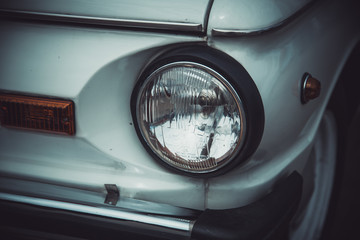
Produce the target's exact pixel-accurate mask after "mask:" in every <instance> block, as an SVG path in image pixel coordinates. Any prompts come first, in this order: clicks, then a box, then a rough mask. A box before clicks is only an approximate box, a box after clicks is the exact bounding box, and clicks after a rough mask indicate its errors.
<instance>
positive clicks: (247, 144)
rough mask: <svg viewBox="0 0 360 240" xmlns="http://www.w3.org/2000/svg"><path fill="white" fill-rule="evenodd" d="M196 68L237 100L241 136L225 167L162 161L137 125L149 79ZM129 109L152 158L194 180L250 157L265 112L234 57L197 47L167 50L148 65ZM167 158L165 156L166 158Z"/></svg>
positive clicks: (247, 75)
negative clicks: (171, 70) (170, 70)
mask: <svg viewBox="0 0 360 240" xmlns="http://www.w3.org/2000/svg"><path fill="white" fill-rule="evenodd" d="M180 65H185V66H190V67H194V68H199V69H201V70H202V71H204V72H207V73H209V74H211V75H212V76H214V77H215V78H216V79H217V80H218V81H220V82H221V84H222V85H223V86H224V87H225V88H226V89H227V91H229V92H230V93H231V94H232V95H233V96H234V98H235V99H236V104H237V106H238V109H239V110H240V112H241V114H240V115H241V133H240V135H239V136H238V139H239V142H238V144H237V145H236V148H235V149H234V150H233V151H232V152H231V154H230V155H229V156H227V159H226V161H224V162H223V163H224V164H219V165H218V166H216V167H213V168H211V169H206V170H197V169H186V168H182V167H179V166H177V165H176V164H171V163H169V162H167V161H166V159H165V160H164V155H163V154H161V153H160V152H159V151H157V150H156V147H155V148H154V146H153V145H154V144H153V143H152V142H151V140H150V137H149V135H148V134H147V131H146V129H144V126H142V124H139V121H141V119H140V115H141V114H140V113H139V108H138V107H139V104H140V103H139V101H140V98H141V95H142V93H143V91H144V89H145V88H146V86H147V84H148V83H149V81H150V80H149V79H152V77H153V76H154V74H157V73H159V72H161V71H163V70H164V69H167V68H171V67H174V66H180ZM131 109H132V115H133V121H134V126H135V129H136V131H137V134H138V136H139V139H140V141H141V142H142V144H143V145H144V147H145V148H146V150H147V151H148V152H149V153H150V155H151V156H153V158H155V159H156V160H158V162H159V163H160V164H162V165H163V166H165V167H167V168H168V169H171V170H174V171H176V172H178V173H182V174H185V175H191V176H195V177H212V176H217V175H220V174H223V173H225V172H227V171H229V170H231V169H233V168H234V167H235V166H237V165H239V164H240V163H242V162H244V161H245V160H246V158H247V157H248V156H249V155H251V154H252V153H253V152H254V150H255V149H256V148H257V146H258V145H259V142H260V140H261V136H262V132H263V127H264V111H263V105H262V101H261V97H260V94H259V92H258V90H257V88H256V85H255V84H254V82H253V80H252V79H251V77H250V76H249V74H248V73H247V72H246V70H245V69H244V68H243V67H242V66H241V65H240V64H239V63H238V62H237V61H236V60H234V59H233V58H231V57H229V56H228V55H226V54H224V53H222V52H220V51H218V50H215V49H213V48H210V47H207V46H202V45H196V46H188V47H181V48H177V49H173V50H170V51H168V52H166V53H165V54H163V55H160V56H159V57H158V58H156V59H155V60H154V61H153V62H151V63H150V64H149V65H148V67H146V68H145V71H144V72H142V74H141V75H140V77H139V80H138V82H137V84H136V86H135V88H134V91H133V94H132V99H131ZM165 157H166V156H165Z"/></svg>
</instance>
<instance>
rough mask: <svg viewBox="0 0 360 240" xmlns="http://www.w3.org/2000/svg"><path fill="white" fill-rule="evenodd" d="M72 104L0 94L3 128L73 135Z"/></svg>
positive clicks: (59, 100)
mask: <svg viewBox="0 0 360 240" xmlns="http://www.w3.org/2000/svg"><path fill="white" fill-rule="evenodd" d="M74 119H75V118H74V103H73V102H72V101H70V100H61V99H52V98H44V97H32V96H23V95H15V94H8V93H0V123H1V125H2V126H4V127H15V128H21V129H32V130H38V131H46V132H51V133H61V134H67V135H74V134H75V121H74Z"/></svg>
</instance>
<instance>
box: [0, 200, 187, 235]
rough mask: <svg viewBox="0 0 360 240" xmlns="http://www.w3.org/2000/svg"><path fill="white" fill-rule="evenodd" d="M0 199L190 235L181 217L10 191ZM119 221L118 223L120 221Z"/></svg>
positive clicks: (185, 220)
mask: <svg viewBox="0 0 360 240" xmlns="http://www.w3.org/2000/svg"><path fill="white" fill-rule="evenodd" d="M0 200H4V201H10V202H16V203H24V204H30V205H34V206H40V207H47V208H52V209H58V210H65V211H70V212H75V213H85V214H91V215H96V216H102V217H107V218H113V219H117V220H121V221H124V222H126V224H129V222H130V223H131V222H133V223H135V224H139V223H140V224H146V225H153V226H157V227H160V229H161V231H166V232H171V233H173V234H175V233H176V235H178V236H181V237H184V238H188V237H190V236H191V229H192V221H191V220H187V219H181V218H174V217H167V216H161V215H150V214H145V213H140V212H130V211H125V210H123V209H117V208H111V207H106V206H102V207H100V206H96V205H91V204H78V203H71V202H66V201H57V200H50V199H45V198H37V197H29V196H21V195H16V194H11V193H0ZM121 221H119V223H121Z"/></svg>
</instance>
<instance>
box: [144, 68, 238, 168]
mask: <svg viewBox="0 0 360 240" xmlns="http://www.w3.org/2000/svg"><path fill="white" fill-rule="evenodd" d="M137 121H138V125H139V128H140V132H141V134H142V136H143V137H144V139H145V141H146V143H147V144H148V145H149V147H150V149H151V150H152V151H153V152H154V153H155V154H156V155H157V156H158V157H159V158H160V159H161V160H162V161H164V162H166V163H167V164H169V165H171V166H172V167H175V168H177V169H180V170H183V171H186V172H193V173H207V172H212V171H215V170H217V169H219V168H221V167H222V166H225V165H226V164H227V163H228V162H230V161H231V160H232V159H233V158H234V157H235V155H236V154H237V153H238V152H239V151H240V149H241V146H242V144H243V140H244V136H245V115H244V109H243V105H242V102H241V100H240V98H239V96H238V95H237V93H236V91H235V90H234V89H233V87H232V86H231V85H230V83H229V82H228V81H227V80H226V79H225V78H224V77H223V76H221V75H220V74H219V73H217V72H216V71H214V70H212V69H211V68H209V67H207V66H204V65H201V64H198V63H193V62H174V63H170V64H168V65H165V66H162V67H160V68H158V69H156V70H155V71H154V72H153V73H152V74H151V75H149V76H148V77H147V78H146V79H145V81H144V83H143V84H142V87H141V88H140V92H139V95H138V98H137Z"/></svg>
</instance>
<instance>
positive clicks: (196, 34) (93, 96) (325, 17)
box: [0, 0, 360, 239]
mask: <svg viewBox="0 0 360 240" xmlns="http://www.w3.org/2000/svg"><path fill="white" fill-rule="evenodd" d="M351 3H352V2H351V1H348V2H341V1H321V0H319V1H311V0H307V1H306V0H304V1H295V0H294V1H286V2H281V1H276V0H271V1H260V0H256V1H245V0H244V1H226V3H224V1H219V0H214V1H209V0H202V1H196V2H194V1H162V0H156V1H143V0H136V1H126V0H122V1H120V0H119V1H117V0H112V1H108V2H107V3H103V2H101V1H96V0H93V1H90V2H85V1H81V0H67V1H61V2H59V1H43V0H33V1H30V0H28V1H25V0H23V1H20V0H19V1H11V2H6V3H5V2H3V3H1V4H0V14H1V19H2V20H1V33H2V34H1V35H2V37H1V40H0V51H1V56H2V57H1V65H0V70H1V71H0V72H1V73H0V89H1V91H2V93H4V94H10V95H11V94H15V95H19V96H35V97H39V98H50V99H52V98H55V99H57V98H59V99H65V100H69V101H71V102H73V104H74V108H75V110H74V115H75V120H74V123H75V133H74V134H73V135H72V136H66V135H61V134H54V133H48V132H47V133H44V132H41V131H40V132H39V131H31V130H30V131H29V130H26V129H25V130H24V129H16V128H15V129H14V128H12V127H7V126H1V128H0V141H1V144H0V149H1V150H0V174H1V178H2V180H1V189H2V193H1V194H2V195H1V199H2V200H3V201H5V202H6V203H9V202H10V203H17V204H20V205H21V204H25V205H31V206H36V207H39V206H40V207H45V208H46V209H52V210H54V209H57V210H61V211H64V212H65V213H64V214H68V213H69V212H70V213H77V214H79V215H81V214H90V215H94V216H97V217H99V216H100V217H101V218H104V217H105V218H106V219H108V218H110V219H111V221H112V222H111V224H114V226H117V224H119V225H121V226H125V230H124V227H119V229H121V230H122V231H125V232H126V231H130V230H129V229H135V230H131V231H130V232H137V233H138V232H144V234H145V235H146V234H150V235H155V236H158V237H170V238H190V237H191V236H192V235H193V237H194V233H193V232H194V231H195V230H194V229H195V228H196V229H198V227H196V226H197V223H196V222H197V219H198V216H200V215H201V214H203V213H204V212H209V211H210V212H211V211H215V210H219V211H222V210H223V211H226V210H227V209H244V208H246V207H245V206H249V205H251V204H253V203H256V202H258V201H261V199H263V198H264V197H265V196H267V194H269V193H270V192H272V191H275V190H274V188H276V187H275V186H277V185H281V183H282V182H287V181H290V180H287V179H288V178H287V177H288V176H294V175H292V174H291V173H293V172H296V177H292V179H295V180H291V181H293V182H294V183H293V184H294V187H293V188H291V187H290V188H289V189H293V191H294V192H291V190H289V191H290V192H289V193H286V194H290V193H291V194H292V196H293V198H294V199H292V197H288V200H289V202H290V203H291V204H290V203H289V205H291V209H292V210H291V212H292V213H291V214H290V215H289V216H287V215H286V214H288V213H284V214H285V215H286V216H287V218H290V217H291V216H292V215H294V213H295V212H294V211H295V210H296V209H297V208H298V207H297V205H300V207H299V212H298V213H297V217H296V218H295V220H293V222H292V226H295V227H293V228H292V231H291V232H292V233H291V234H292V237H293V239H305V238H304V237H303V235H302V234H304V232H307V230H301V229H302V228H305V226H306V224H305V225H302V224H301V223H302V222H309V221H307V220H306V219H310V218H311V213H312V214H315V213H314V211H315V210H308V209H309V208H311V207H308V206H312V207H313V209H319V207H318V206H319V205H316V202H318V201H317V200H318V199H319V198H320V197H319V196H317V195H316V194H315V193H317V192H318V188H319V187H318V186H319V184H321V185H322V186H327V187H324V188H325V189H327V191H325V193H323V195H321V196H325V198H326V199H328V198H329V197H330V192H331V186H332V182H331V179H333V177H334V169H335V167H334V164H335V161H336V133H335V131H334V129H335V128H336V123H335V121H334V118H333V117H332V115H331V114H330V113H329V112H328V111H326V109H327V105H328V102H329V100H330V98H331V96H332V94H333V92H334V89H335V85H336V83H337V81H338V79H339V76H340V74H341V72H342V70H343V68H344V66H345V63H346V61H347V60H348V58H349V56H350V55H351V53H352V52H353V50H354V49H355V46H356V44H357V43H358V42H359V36H360V35H359V26H358V23H359V22H360V21H359V19H358V16H357V15H358V14H356V10H355V9H354V8H352V5H351ZM177 49H188V50H187V52H186V54H188V55H190V56H191V54H192V53H191V52H192V51H193V52H194V54H199V55H201V54H205V53H206V52H208V51H209V52H211V51H213V50H214V55H216V54H218V52H221V54H220V53H219V54H220V55H221V56H222V55H224V56H226V57H224V58H228V57H229V58H231V61H236V62H237V63H238V64H239V65H240V66H242V67H243V69H245V71H246V72H247V73H248V75H249V76H250V78H251V80H252V81H253V83H254V86H256V89H257V91H258V94H259V96H260V98H259V99H260V102H261V104H262V109H261V107H259V108H260V109H257V110H256V111H255V113H252V114H253V116H252V118H253V119H252V121H250V122H248V123H247V124H248V125H249V127H252V129H253V130H251V131H254V132H256V131H258V133H256V134H257V136H256V137H253V138H254V139H255V140H247V141H248V142H249V141H255V143H254V144H253V145H254V146H253V148H254V149H253V150H249V152H248V154H247V155H246V156H244V157H243V158H244V159H242V160H241V162H239V164H237V165H234V166H231V169H227V170H226V171H224V172H221V173H219V174H214V175H211V174H210V175H206V176H202V175H201V174H200V175H197V176H193V175H191V174H190V175H189V174H187V173H181V170H180V171H177V170H175V171H174V170H173V169H171V168H170V169H169V168H167V167H164V166H163V164H159V162H158V161H156V160H154V158H156V156H153V155H152V154H151V153H149V151H148V150H147V149H146V143H145V144H142V143H141V141H143V140H142V138H141V136H140V135H138V132H139V130H138V129H137V128H136V127H137V123H136V117H135V118H134V115H133V114H134V113H133V111H134V108H136V104H135V106H134V104H132V102H131V101H132V100H131V99H132V95H134V94H135V95H136V91H135V90H134V89H136V88H137V84H139V79H140V78H141V76H142V74H144V72H146V70H147V69H149V68H151V65H152V64H153V63H154V62H156V61H158V60H159V59H162V58H164V57H163V56H164V55H166V54H167V55H168V56H171V55H172V54H175V53H174V52H176V51H177ZM189 49H190V50H189ZM197 49H202V50H199V52H200V53H197V51H198V50H197ZM203 58H206V57H203ZM214 58H216V57H214ZM219 59H223V58H222V57H219ZM205 60H206V59H205ZM210 62H211V60H210ZM212 63H213V64H214V65H216V66H220V65H222V63H221V61H220V60H219V61H218V62H214V61H213V62H212ZM223 68H225V67H223ZM307 73H309V74H311V76H313V77H314V78H316V79H318V80H319V81H320V82H321V92H320V95H319V96H318V97H317V98H314V99H307V100H306V101H304V99H303V91H305V90H306V86H305V85H304V80H305V79H304V78H306V76H307V77H309V76H310V75H306V74H307ZM240 85H241V84H240ZM241 87H242V86H240V88H241ZM317 90H318V91H320V90H319V89H317ZM134 92H135V93H134ZM244 92H246V91H245V90H244ZM241 97H242V96H240V98H241ZM249 99H250V98H249ZM252 102H253V101H252V100H251V101H250V100H249V101H247V102H246V101H245V103H244V104H245V105H246V104H247V106H246V107H247V108H249V109H248V110H247V111H253V110H252V105H251V104H252ZM261 104H260V103H259V105H261ZM254 108H255V107H254ZM258 112H262V114H263V118H262V117H261V116H260V115H261V114H259V113H258ZM256 129H257V130H256ZM256 134H255V135H256ZM139 137H140V139H139ZM144 145H145V146H144ZM249 148H251V147H249ZM321 164H324V165H325V166H323V165H321ZM320 165H321V166H320ZM319 168H321V169H323V168H325V169H327V168H328V169H329V170H327V171H325V172H326V173H325V175H324V179H325V180H323V182H316V181H320V180H318V178H316V177H315V176H318V175H317V174H314V172H315V171H318V170H316V169H319ZM215 173H216V171H215ZM299 176H301V177H299ZM299 178H301V179H304V183H303V186H304V187H301V186H302V185H301V181H300V180H299ZM305 178H306V179H307V180H305ZM326 179H330V180H326ZM105 184H111V185H106V186H108V188H106V186H105ZM114 185H116V187H115V188H111V187H110V186H114ZM111 189H113V191H112V190H111ZM116 189H117V190H118V191H119V192H117V190H116ZM299 189H300V190H299ZM314 189H315V190H314ZM275 192H276V191H275ZM301 192H302V193H301ZM286 194H285V195H286ZM106 196H108V197H110V198H112V200H109V201H106ZM300 196H301V200H300ZM314 196H315V197H314ZM265 198H266V197H265ZM286 198H287V197H286ZM119 199H120V200H119ZM290 199H291V200H290ZM313 199H314V200H313ZM104 201H105V203H104ZM112 201H115V203H114V204H113V202H112ZM280 202H281V201H279V203H280ZM299 202H300V203H299ZM62 203H63V204H64V205H62ZM66 204H68V205H66ZM318 204H319V203H318ZM114 205H115V206H114ZM320 205H321V206H323V207H322V208H321V209H323V210H322V211H323V212H324V211H325V212H326V209H327V205H328V200H325V201H324V202H321V203H320ZM84 206H87V207H89V206H90V207H89V208H86V207H84ZM284 206H285V205H284ZM271 207H273V205H270V208H271ZM9 209H12V208H9ZM14 209H18V208H17V207H15V208H14ZM19 209H21V208H19ZM99 209H102V210H103V211H100V210H99ZM206 209H208V211H206ZM289 209H290V207H289ZM294 209H295V210H294ZM12 211H13V210H12ZM119 211H120V212H121V214H120V215H117V213H118V212H119ZM24 212H26V211H25V210H24ZM29 212H30V213H29V214H30V215H31V214H33V212H36V210H33V209H32V210H29ZM279 212H280V210H279ZM124 213H126V214H125V215H122V214H124ZM241 214H243V213H241V211H240V213H239V215H240V216H244V215H241ZM263 215H265V216H266V214H265V213H263ZM307 215H309V216H307ZM320 215H321V214H320ZM260 216H261V214H260ZM322 216H323V217H322V220H319V221H318V223H317V224H319V225H318V226H319V229H320V228H321V226H322V221H324V219H325V213H323V214H322ZM67 218H69V216H67ZM179 218H181V220H179ZM257 218H259V216H256V217H255V219H257ZM264 218H265V217H264ZM275 218H280V216H276V217H275ZM24 219H26V218H24ZM219 219H221V218H220V217H219ZM304 219H305V220H304ZM215 220H216V219H215ZM270 220H271V221H274V220H273V219H271V218H270ZM270 220H269V221H270ZM101 221H103V220H101ZM109 221H110V220H109ZM224 221H225V220H224ZM239 221H240V220H239ZM254 221H255V223H256V221H258V220H254ZM5 222H6V221H5ZM199 222H200V220H199ZM285 222H286V221H285ZM310 222H311V221H310ZM2 224H4V221H3V222H2ZM109 224H110V223H109ZM131 224H133V225H134V226H133V225H131ZM209 224H210V223H209ZM214 224H215V226H216V225H217V224H218V223H217V222H216V221H215V223H214ZM288 224H289V220H288V221H287V222H286V224H285V226H286V227H285V228H286V229H287V228H288V227H289V225H288ZM312 224H314V223H311V225H312ZM5 225H6V224H5ZM10 225H11V224H10ZM100 225H101V224H100ZM100 225H99V228H100ZM128 225H131V226H128ZM205 225H206V224H205ZM255 225H256V224H255ZM259 225H261V224H259ZM265 225H266V224H265ZM6 226H7V225H6ZM101 226H103V225H101ZM104 226H105V227H104V228H105V229H106V224H104ZM299 226H300V227H299ZM33 227H34V226H32V227H29V228H33ZM34 228H35V227H34ZM274 228H275V227H274ZM24 229H26V224H25V227H24ZM114 229H117V227H114ZM297 229H300V230H297ZM9 231H10V230H9ZM39 231H40V230H39ZM42 231H44V229H41V232H42ZM54 231H55V230H54ZM254 231H259V230H258V229H257V228H255V230H254ZM261 231H264V234H260V235H259V238H262V237H264V236H268V234H270V233H268V232H270V230H268V232H266V231H265V230H261ZM261 231H260V232H261ZM10 232H11V231H10ZM55 232H56V231H55ZM104 232H106V230H104ZM195 232H198V230H196V231H195ZM200 232H201V231H200ZM220 232H221V231H220ZM159 233H161V234H164V236H163V235H157V234H159ZM165 233H166V234H167V235H166V234H165ZM62 234H65V235H66V234H68V233H67V232H66V231H65V233H64V232H63V233H62ZM197 234H199V235H196V236H195V237H197V238H199V239H201V238H204V239H210V237H209V236H208V235H206V234H207V233H197ZM213 234H214V238H216V237H219V236H217V235H216V234H215V233H213ZM221 234H224V233H220V236H224V235H221ZM311 234H313V235H310V237H309V238H306V239H312V238H315V237H314V236H315V235H316V234H317V232H316V231H315V230H314V231H313V232H312V233H311ZM270 235H271V234H270ZM270 235H269V236H270ZM85 236H86V235H85ZM244 236H245V235H244ZM249 236H252V235H249ZM90 238H91V237H90ZM220 238H221V237H220Z"/></svg>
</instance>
